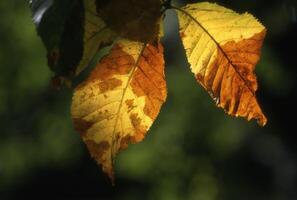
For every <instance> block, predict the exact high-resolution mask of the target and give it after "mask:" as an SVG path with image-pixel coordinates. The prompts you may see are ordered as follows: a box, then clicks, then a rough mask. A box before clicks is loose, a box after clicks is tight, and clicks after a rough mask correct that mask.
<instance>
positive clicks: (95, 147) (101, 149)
mask: <svg viewBox="0 0 297 200" xmlns="http://www.w3.org/2000/svg"><path fill="white" fill-rule="evenodd" d="M85 143H86V145H87V148H88V150H89V152H90V154H91V157H92V158H94V159H95V160H96V161H97V163H98V164H101V163H104V162H106V157H105V156H104V154H106V152H108V151H110V144H109V143H108V142H107V141H102V142H100V143H99V144H97V143H95V142H94V141H92V140H86V141H85ZM102 170H103V171H104V172H105V173H107V174H108V176H109V177H110V178H111V179H112V180H113V169H112V166H107V165H102Z"/></svg>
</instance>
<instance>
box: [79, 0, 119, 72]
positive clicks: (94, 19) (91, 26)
mask: <svg viewBox="0 0 297 200" xmlns="http://www.w3.org/2000/svg"><path fill="white" fill-rule="evenodd" d="M83 3H84V13H85V17H84V27H83V29H84V35H83V42H84V44H83V55H82V58H81V60H80V63H79V65H78V66H77V68H76V74H79V73H80V72H81V71H82V70H83V69H84V68H85V67H87V66H88V64H89V63H90V61H91V60H92V59H93V57H94V55H95V54H96V52H97V50H98V49H99V50H100V49H101V48H103V47H105V46H107V45H109V44H111V43H112V42H113V40H114V39H115V37H116V34H115V33H114V32H113V31H111V30H110V29H109V28H108V27H107V25H106V24H105V23H104V21H103V20H102V19H101V18H100V17H99V16H98V14H97V11H96V0H83Z"/></svg>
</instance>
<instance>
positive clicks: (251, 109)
mask: <svg viewBox="0 0 297 200" xmlns="http://www.w3.org/2000/svg"><path fill="white" fill-rule="evenodd" d="M176 9H177V10H178V19H179V24H180V37H181V39H182V42H183V45H184V48H185V50H186V55H187V58H188V62H189V63H190V65H191V70H192V72H193V73H194V74H195V77H196V79H197V81H198V82H199V83H200V84H201V85H202V86H203V87H204V88H205V89H206V90H207V91H208V93H209V94H210V95H211V96H212V98H213V99H214V101H215V102H216V104H217V105H218V107H221V108H223V109H224V110H225V111H226V112H227V113H228V114H229V115H232V116H236V117H237V116H241V117H245V118H246V119H248V120H250V119H256V120H257V121H258V123H259V124H260V125H262V126H264V125H265V124H266V122H267V119H266V117H265V116H264V114H263V113H262V110H261V108H260V106H259V104H258V102H257V99H256V95H255V93H256V90H257V88H258V85H257V80H256V76H255V74H254V72H253V71H254V69H255V65H256V64H257V62H258V61H259V57H260V51H261V47H262V42H263V39H264V37H265V34H266V30H265V27H264V26H263V25H262V24H260V23H259V22H258V21H257V20H256V19H255V18H254V17H253V16H252V15H250V14H248V13H244V14H242V15H240V14H237V13H235V12H234V11H232V10H229V9H226V8H224V7H222V6H219V5H216V4H211V3H196V4H189V5H187V6H185V7H183V8H181V9H179V8H176Z"/></svg>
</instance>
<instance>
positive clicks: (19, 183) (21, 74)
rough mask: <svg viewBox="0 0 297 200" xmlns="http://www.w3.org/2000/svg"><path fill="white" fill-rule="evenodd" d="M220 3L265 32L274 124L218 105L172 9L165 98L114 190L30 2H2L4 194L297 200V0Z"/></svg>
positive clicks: (267, 91) (122, 164)
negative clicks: (193, 68)
mask: <svg viewBox="0 0 297 200" xmlns="http://www.w3.org/2000/svg"><path fill="white" fill-rule="evenodd" d="M187 2H197V1H187ZM215 2H217V3H220V4H221V5H224V6H227V7H229V8H232V9H234V10H236V11H239V12H244V11H249V12H251V13H252V14H254V15H255V16H257V18H259V19H260V21H262V22H263V24H264V25H265V26H266V27H267V29H268V35H267V39H266V40H265V43H264V48H263V54H262V59H261V62H260V63H259V64H258V66H257V74H258V81H259V92H258V93H257V94H258V99H259V101H260V103H261V105H262V107H263V110H264V111H265V113H266V115H267V117H268V119H269V122H268V124H267V125H266V126H265V127H264V128H261V127H259V126H258V125H257V124H256V122H254V121H253V122H246V121H245V120H243V119H235V118H231V117H229V116H226V115H225V114H224V112H223V111H222V110H221V109H218V108H216V106H215V104H214V102H213V101H212V100H211V98H210V97H209V96H208V94H207V93H206V92H205V91H204V90H203V89H202V88H201V87H200V86H199V85H198V84H197V83H196V81H195V79H194V76H193V75H192V74H191V72H190V70H189V67H188V64H187V62H186V59H185V55H184V53H183V51H182V46H181V42H180V41H179V39H178V34H177V30H178V28H177V22H176V16H175V14H174V13H173V12H172V11H168V12H167V16H166V20H165V21H166V26H165V33H166V37H165V38H164V40H163V41H164V45H165V54H166V62H167V66H166V76H167V81H168V90H169V91H168V101H167V103H166V104H165V105H164V106H163V109H162V111H161V113H160V115H159V117H158V119H157V121H156V122H155V123H154V125H153V127H152V129H151V130H150V132H149V134H148V135H147V137H146V139H145V140H144V141H143V142H141V143H139V144H136V145H131V146H130V147H129V148H128V149H127V150H126V151H124V152H122V153H120V154H119V156H118V157H117V162H116V186H115V187H112V186H111V184H110V182H109V180H108V179H107V177H105V175H103V174H102V172H101V169H100V168H99V167H98V166H97V165H96V164H95V162H94V161H93V160H92V159H91V158H90V157H89V154H88V152H87V150H86V148H85V146H84V144H83V143H82V141H81V140H80V138H79V134H78V133H76V132H75V131H74V130H73V127H72V123H71V119H70V111H69V110H70V102H71V90H70V89H63V90H60V91H56V90H54V89H52V88H51V86H50V83H49V82H50V77H51V76H52V73H51V72H50V70H49V69H48V67H47V65H46V52H45V49H44V47H43V46H42V43H41V40H40V39H39V38H38V36H37V34H36V31H35V28H34V25H33V23H32V22H31V13H30V9H29V7H28V2H27V1H25V0H10V1H3V0H2V1H0V69H1V74H0V119H1V120H0V124H1V130H0V199H1V200H2V199H4V200H6V199H26V198H30V199H36V198H39V199H116V200H117V199H122V200H134V199H135V200H138V199H142V200H180V199H181V200H238V199H240V200H250V199H252V200H258V199H259V200H294V199H297V148H296V146H297V145H296V143H297V142H296V128H295V127H296V126H295V123H296V117H293V115H294V114H295V113H296V102H297V98H296V94H297V88H296V80H297V79H296V70H297V64H296V63H297V62H296V47H297V43H296V37H297V34H296V33H297V17H296V15H297V13H296V12H297V5H296V4H297V2H296V0H291V1H290V0H283V1H279V0H272V1H269V2H268V1H264V0H262V1H259V0H258V1H255V0H245V1H235V0H232V1H230V0H228V1H227V0H217V1H215ZM176 3H177V4H184V3H186V1H179V2H176ZM294 49H295V50H294Z"/></svg>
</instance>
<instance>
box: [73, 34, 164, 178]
mask: <svg viewBox="0 0 297 200" xmlns="http://www.w3.org/2000/svg"><path fill="white" fill-rule="evenodd" d="M164 78H165V76H164V59H163V48H162V46H161V44H159V45H158V46H157V47H155V46H153V45H152V44H148V45H146V44H143V43H140V42H132V41H129V40H120V41H119V42H117V44H116V45H115V46H114V47H113V48H112V50H111V52H110V53H109V54H108V55H107V56H105V57H104V58H102V59H101V61H100V62H99V63H98V65H97V66H96V68H95V69H94V70H93V72H92V73H91V74H90V76H89V78H88V79H87V80H86V81H85V82H83V83H81V84H80V85H79V86H78V87H77V88H76V89H75V93H74V96H73V102H72V118H73V122H74V126H75V128H76V130H77V131H79V132H80V134H81V137H82V139H83V141H84V142H85V143H86V145H87V147H88V149H89V151H90V153H91V156H92V157H93V158H94V159H95V160H96V161H97V162H98V164H102V168H103V171H104V172H106V173H107V174H108V175H109V176H110V178H111V179H113V166H112V163H113V159H114V157H115V155H116V154H117V152H118V151H120V150H121V149H124V148H126V147H127V146H128V144H129V143H136V142H140V141H141V140H142V139H143V138H144V136H145V134H146V133H147V131H148V130H149V128H150V127H151V125H152V123H153V121H154V120H155V119H156V117H157V115H158V113H159V111H160V109H161V105H162V104H163V103H164V102H165V100H166V94H167V92H166V83H165V79H164Z"/></svg>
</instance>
